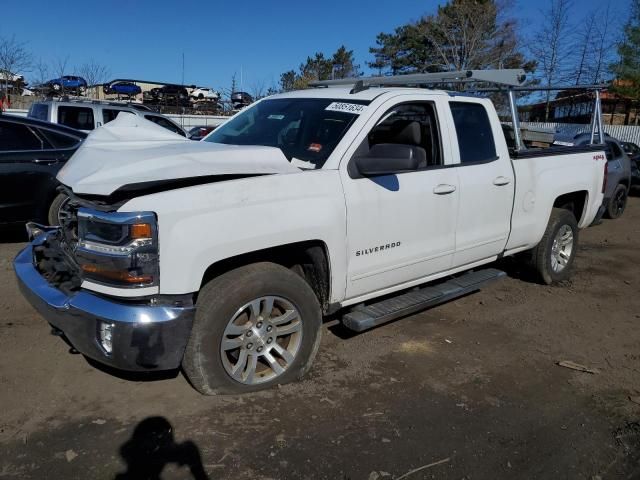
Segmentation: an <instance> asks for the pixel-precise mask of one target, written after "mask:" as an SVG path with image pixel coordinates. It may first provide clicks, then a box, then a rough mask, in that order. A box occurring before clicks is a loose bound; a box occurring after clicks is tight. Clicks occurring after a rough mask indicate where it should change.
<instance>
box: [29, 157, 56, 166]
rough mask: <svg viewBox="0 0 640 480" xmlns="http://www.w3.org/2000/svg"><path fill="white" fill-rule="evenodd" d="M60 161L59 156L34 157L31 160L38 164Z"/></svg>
mask: <svg viewBox="0 0 640 480" xmlns="http://www.w3.org/2000/svg"><path fill="white" fill-rule="evenodd" d="M58 161H59V160H58V159H57V158H34V159H33V160H31V162H33V163H37V164H38V165H53V164H55V163H58Z"/></svg>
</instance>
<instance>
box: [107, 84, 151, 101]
mask: <svg viewBox="0 0 640 480" xmlns="http://www.w3.org/2000/svg"><path fill="white" fill-rule="evenodd" d="M103 90H104V93H105V94H107V95H110V94H112V95H113V94H118V95H128V96H130V97H132V96H134V95H138V94H139V93H142V89H141V88H140V87H139V86H138V85H136V84H135V83H133V82H115V83H112V84H107V85H105V86H104V87H103Z"/></svg>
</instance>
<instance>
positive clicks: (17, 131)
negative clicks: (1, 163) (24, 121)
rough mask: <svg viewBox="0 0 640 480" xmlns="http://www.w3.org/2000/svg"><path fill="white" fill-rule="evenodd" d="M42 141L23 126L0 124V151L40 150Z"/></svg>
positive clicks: (7, 123)
mask: <svg viewBox="0 0 640 480" xmlns="http://www.w3.org/2000/svg"><path fill="white" fill-rule="evenodd" d="M42 148H43V145H42V141H41V140H40V139H39V138H38V137H36V136H35V135H34V134H33V132H32V131H31V130H29V128H27V127H26V126H25V125H20V124H17V123H11V122H0V151H5V152H9V151H21V150H25V151H26V150H42Z"/></svg>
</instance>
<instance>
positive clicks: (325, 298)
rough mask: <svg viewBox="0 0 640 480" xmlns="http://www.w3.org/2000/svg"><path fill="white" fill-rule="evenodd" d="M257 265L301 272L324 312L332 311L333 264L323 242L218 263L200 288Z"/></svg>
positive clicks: (292, 245) (277, 248)
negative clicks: (214, 279) (263, 263)
mask: <svg viewBox="0 0 640 480" xmlns="http://www.w3.org/2000/svg"><path fill="white" fill-rule="evenodd" d="M258 262H272V263H276V264H278V265H282V266H284V267H286V268H289V269H292V270H293V271H294V272H296V273H298V274H299V275H300V276H301V277H303V278H304V279H305V280H306V281H307V283H308V284H309V285H310V286H311V288H312V289H313V291H314V293H315V294H316V296H317V297H318V301H319V302H320V305H321V306H322V311H323V312H324V313H327V312H329V311H330V298H331V270H330V268H331V262H330V257H329V248H328V247H327V244H326V243H325V242H324V241H322V240H306V241H300V242H294V243H288V244H284V245H278V246H274V247H269V248H264V249H261V250H255V251H251V252H245V253H241V254H238V255H235V256H232V257H229V258H225V259H222V260H219V261H216V262H214V263H213V264H211V265H209V266H208V267H207V268H206V269H205V271H204V274H203V276H202V280H201V283H200V288H202V287H203V286H204V285H205V284H206V283H207V282H209V281H211V280H212V279H213V278H216V277H218V276H220V275H222V274H224V273H226V272H229V271H230V270H233V269H235V268H238V267H242V266H245V265H249V264H252V263H258Z"/></svg>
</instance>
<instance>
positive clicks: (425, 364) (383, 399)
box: [0, 198, 640, 480]
mask: <svg viewBox="0 0 640 480" xmlns="http://www.w3.org/2000/svg"><path fill="white" fill-rule="evenodd" d="M13 241H15V238H14V239H13ZM11 242H12V240H11V239H10V238H9V239H8V241H7V239H6V238H5V242H4V243H1V244H0V352H1V353H0V355H1V362H0V407H1V408H0V478H20V479H31V478H33V479H43V478H47V479H76V478H77V479H114V478H119V479H134V478H135V479H140V478H144V479H146V478H163V479H182V478H185V479H189V478H195V479H201V478H209V479H212V480H213V479H227V478H229V479H231V478H232V479H298V478H312V479H316V478H319V479H353V480H355V479H364V480H382V479H392V478H393V479H396V480H400V479H406V478H409V479H410V480H415V479H423V478H438V479H449V478H450V479H497V478H509V479H574V478H576V479H578V478H580V479H582V478H586V479H600V478H602V479H608V478H623V479H637V478H640V291H639V287H640V268H639V267H638V265H639V262H640V199H639V198H632V199H630V204H629V207H628V210H627V212H626V213H625V215H624V217H623V218H622V219H620V220H617V221H605V222H604V223H603V224H602V225H600V226H597V227H593V228H590V229H588V230H586V231H583V233H582V236H581V248H580V253H579V256H578V259H577V265H576V267H577V268H576V272H575V275H574V277H573V280H572V281H570V282H568V283H567V284H566V285H562V286H557V287H547V286H541V285H538V284H535V283H532V282H531V281H529V280H528V279H527V276H526V274H523V273H521V272H520V271H519V269H518V266H517V265H516V264H514V263H513V262H511V261H506V262H503V263H502V264H500V265H499V268H505V269H506V270H507V271H508V273H509V277H508V278H507V279H505V280H502V281H500V282H498V283H495V284H493V285H492V286H490V287H487V288H486V289H484V290H483V291H481V292H479V293H476V294H473V295H469V296H467V297H465V298H463V299H460V300H457V301H454V302H451V303H448V304H446V305H443V306H441V307H438V308H433V309H431V310H428V311H425V312H423V313H420V314H417V315H413V316H411V317H409V318H405V319H403V320H399V321H396V322H394V323H392V324H389V325H386V326H383V327H381V328H378V329H376V330H373V331H369V332H366V333H364V334H360V335H349V334H347V332H345V331H344V330H342V329H341V328H340V327H339V326H338V325H336V322H330V323H327V324H326V325H325V329H324V332H323V335H324V338H323V343H322V346H321V350H320V353H319V356H318V359H317V362H316V364H315V367H314V368H313V369H312V371H311V374H310V375H309V376H308V377H307V378H306V379H305V380H304V381H303V382H300V383H298V384H294V385H287V386H283V387H281V388H277V389H273V390H271V391H267V392H261V393H258V394H251V395H246V396H242V397H202V396H200V395H199V394H197V393H196V392H195V391H194V390H193V389H192V388H191V387H190V386H189V385H188V383H187V382H186V380H185V379H184V377H182V375H180V374H179V373H173V374H170V375H166V376H164V377H163V378H140V377H133V376H127V375H114V372H109V371H105V370H104V369H99V368H96V366H95V365H92V364H89V363H88V362H87V361H86V360H85V359H84V358H83V357H82V356H80V355H73V354H70V353H69V348H68V347H67V346H66V345H65V343H63V342H62V341H61V340H60V339H59V338H56V337H53V336H51V335H50V334H49V328H48V327H47V324H46V323H45V322H44V321H43V320H42V319H41V318H40V317H39V316H38V315H37V314H36V313H35V311H34V310H33V309H32V308H31V307H29V305H28V304H27V303H26V302H25V301H24V300H23V299H22V298H21V297H20V295H19V293H18V289H17V286H16V282H15V280H14V277H13V272H12V267H11V260H12V258H13V256H14V255H15V254H16V253H17V252H18V250H19V249H20V248H22V246H23V243H11ZM562 360H571V361H573V362H577V363H580V364H583V365H585V366H587V367H589V368H592V369H596V370H597V373H584V372H578V371H574V370H570V369H567V368H563V367H560V366H558V365H557V362H559V361H562ZM432 464H433V465H432ZM421 467H424V468H422V469H420V468H421ZM417 469H420V470H417ZM160 471H162V473H161V474H159V473H158V472H160Z"/></svg>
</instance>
